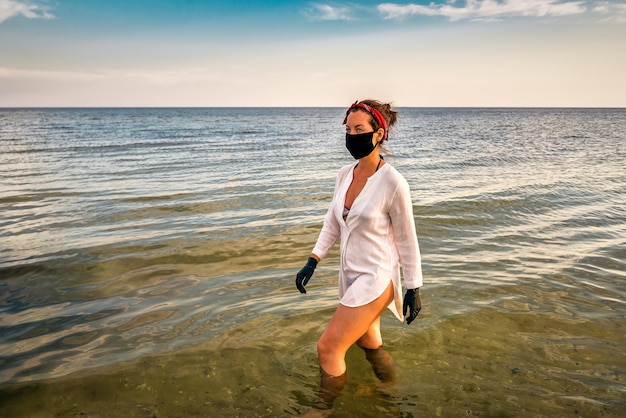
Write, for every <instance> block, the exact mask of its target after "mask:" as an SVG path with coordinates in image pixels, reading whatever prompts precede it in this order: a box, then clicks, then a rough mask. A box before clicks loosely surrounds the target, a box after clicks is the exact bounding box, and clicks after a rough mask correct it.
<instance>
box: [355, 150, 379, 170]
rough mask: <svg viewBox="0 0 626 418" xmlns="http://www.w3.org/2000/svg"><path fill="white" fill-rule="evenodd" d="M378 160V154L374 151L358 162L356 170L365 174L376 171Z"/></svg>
mask: <svg viewBox="0 0 626 418" xmlns="http://www.w3.org/2000/svg"><path fill="white" fill-rule="evenodd" d="M380 160H381V157H380V153H379V152H378V150H377V149H376V150H374V151H373V152H372V153H371V154H370V155H368V156H367V157H363V158H361V159H360V160H359V164H358V168H359V169H361V170H364V171H366V172H373V171H376V168H377V167H378V166H379V163H380V162H381V161H380Z"/></svg>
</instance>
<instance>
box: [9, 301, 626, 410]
mask: <svg viewBox="0 0 626 418" xmlns="http://www.w3.org/2000/svg"><path fill="white" fill-rule="evenodd" d="M433 297H437V296H436V295H433ZM426 308H428V306H426ZM425 311H426V312H425V313H424V315H423V316H421V317H420V320H418V321H417V326H415V327H414V326H411V327H407V326H405V325H403V324H400V323H399V322H396V321H395V319H393V318H392V317H391V315H385V316H384V317H383V327H384V336H385V339H386V347H387V350H388V351H389V352H390V353H391V355H392V356H393V357H394V360H395V363H396V367H397V372H398V380H397V382H396V384H394V385H391V386H381V385H380V384H379V382H378V381H377V380H376V377H375V376H374V373H373V372H372V370H371V368H370V366H369V364H368V363H367V361H366V359H365V357H364V355H363V353H362V351H361V350H358V349H356V348H353V349H351V350H350V351H349V352H348V357H347V362H348V383H347V385H346V388H345V389H344V391H343V393H342V395H341V396H340V397H339V398H338V399H337V401H336V403H335V411H334V412H333V415H332V416H336V417H352V416H360V417H382V416H384V417H400V416H403V417H417V416H431V417H432V416H444V417H445V416H467V415H471V416H498V417H509V416H511V417H513V416H530V417H539V416H561V417H568V416H572V417H574V416H605V417H618V416H622V413H623V411H624V410H625V408H626V400H625V397H624V395H625V393H626V373H625V371H626V358H625V357H624V356H623V353H624V350H625V349H626V337H625V336H624V334H623V332H613V331H611V330H619V329H622V330H623V329H624V328H623V327H624V325H626V324H624V321H608V320H604V321H600V322H602V323H598V322H597V321H590V320H587V319H564V318H562V317H559V316H557V315H555V314H549V313H532V312H528V311H526V312H519V313H511V312H501V311H498V310H496V309H491V308H489V309H482V310H479V311H476V312H474V313H471V314H469V315H464V316H455V317H452V318H448V319H446V320H444V321H442V322H439V323H438V324H437V326H433V323H432V318H431V317H430V316H429V314H428V309H426V310H425ZM331 314H332V309H324V310H322V311H320V312H317V313H315V314H302V315H296V316H276V315H262V316H259V317H258V318H256V319H254V320H250V321H248V322H246V323H245V324H242V325H240V326H238V327H235V328H231V329H229V330H226V331H224V332H223V333H221V334H217V335H215V336H214V337H213V338H211V339H210V340H208V341H206V342H205V343H203V344H198V345H195V346H193V347H187V348H185V349H182V350H180V351H178V352H176V353H173V354H167V355H159V356H145V357H142V358H140V359H137V360H134V361H132V362H127V363H122V364H117V365H113V366H110V367H102V368H99V369H95V370H91V371H89V372H86V371H82V372H78V373H75V374H73V375H71V376H68V377H65V378H62V379H52V380H48V381H40V382H37V383H27V384H16V385H12V386H5V387H3V388H0V405H1V406H2V410H3V411H4V412H3V415H4V416H10V417H17V418H18V417H48V416H54V417H61V416H64V417H66V416H82V417H109V416H127V417H157V416H158V417H176V416H180V417H183V416H185V417H188V416H207V417H209V416H232V417H235V416H237V417H258V416H276V417H280V416H285V417H287V416H297V415H299V414H301V413H303V412H306V411H307V410H308V408H309V407H310V405H311V404H312V402H313V401H314V399H315V392H316V389H317V388H316V386H317V382H318V365H317V358H316V354H315V342H316V340H317V337H318V335H319V334H320V333H321V332H322V330H323V327H324V326H325V323H326V321H327V320H328V318H329V316H330V315H331ZM604 322H607V323H604ZM608 322H611V323H608ZM261 330H262V332H261Z"/></svg>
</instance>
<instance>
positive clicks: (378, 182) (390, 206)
mask: <svg viewBox="0 0 626 418" xmlns="http://www.w3.org/2000/svg"><path fill="white" fill-rule="evenodd" d="M396 118H397V112H395V111H392V110H391V106H390V105H389V104H383V103H381V102H379V101H375V100H363V101H361V102H358V101H357V102H355V103H354V104H352V106H350V108H349V109H348V110H347V112H346V117H345V119H344V122H343V123H344V124H345V125H346V148H347V149H348V151H349V152H350V154H351V155H352V156H353V157H354V158H355V159H356V160H358V161H357V162H356V164H354V163H353V164H350V165H347V166H344V167H343V168H341V169H340V170H339V174H338V175H337V180H336V183H335V192H334V195H333V200H332V202H331V204H330V208H329V209H328V212H327V213H326V217H325V219H324V226H323V227H322V230H321V232H320V235H319V237H318V239H317V243H316V244H315V247H314V248H313V252H312V254H311V256H310V257H309V259H308V261H307V263H306V265H305V266H304V267H303V268H302V269H301V270H300V271H299V272H298V274H297V275H296V286H297V288H298V290H300V292H301V293H306V289H305V286H306V284H307V283H308V282H309V280H310V279H311V276H312V275H313V272H314V270H315V268H316V266H317V263H318V262H319V261H320V260H321V259H323V258H324V256H326V254H327V253H328V251H329V250H330V249H331V248H332V247H333V245H334V244H335V242H336V241H337V239H338V238H339V237H341V251H340V267H339V296H340V304H339V307H338V308H337V310H336V311H335V313H334V314H333V316H332V318H331V320H330V322H329V324H328V326H327V327H326V330H325V331H324V333H323V334H322V336H321V337H320V339H319V341H318V343H317V352H318V356H319V361H320V368H321V375H322V379H321V385H320V397H321V398H322V401H321V402H320V403H318V405H317V407H318V408H319V409H330V408H332V403H333V401H334V399H335V398H336V397H337V396H338V395H339V393H340V391H341V389H342V388H343V386H344V384H345V381H346V363H345V354H346V352H347V351H348V348H350V346H351V345H352V344H354V343H356V344H357V345H358V346H359V347H361V348H362V349H363V350H364V351H365V353H366V357H367V359H368V360H369V361H370V363H371V364H372V366H373V368H374V372H375V373H376V375H377V376H378V377H379V378H380V379H381V380H383V381H389V380H392V379H393V375H394V370H393V360H392V359H391V357H390V356H389V354H388V353H387V352H385V351H383V350H382V349H381V346H382V344H383V341H382V337H381V334H380V316H381V314H382V313H383V311H384V310H385V308H387V307H389V308H390V309H391V311H392V312H393V313H394V314H395V316H396V317H397V318H398V319H399V320H400V321H402V320H403V317H404V316H405V315H406V314H407V311H408V313H409V314H408V316H407V317H406V320H407V324H410V323H411V322H412V321H413V320H414V319H415V318H416V317H417V315H418V313H419V311H420V309H421V300H420V296H419V287H420V286H422V272H421V259H420V252H419V247H418V243H417V236H416V234H415V223H414V219H413V207H412V203H411V195H410V191H409V185H408V183H407V182H406V180H405V179H404V177H402V175H401V174H400V173H398V172H397V171H396V170H395V169H394V168H393V167H392V166H391V165H390V164H389V163H387V162H386V161H385V160H384V159H383V157H382V155H381V146H382V143H383V141H386V140H387V139H388V134H389V128H390V127H391V126H393V125H394V124H395V122H396ZM399 262H401V263H402V273H403V276H404V284H405V286H406V288H407V289H408V290H407V292H406V295H405V297H404V303H402V286H401V284H400V271H399ZM401 311H402V312H403V313H402V314H400V312H401Z"/></svg>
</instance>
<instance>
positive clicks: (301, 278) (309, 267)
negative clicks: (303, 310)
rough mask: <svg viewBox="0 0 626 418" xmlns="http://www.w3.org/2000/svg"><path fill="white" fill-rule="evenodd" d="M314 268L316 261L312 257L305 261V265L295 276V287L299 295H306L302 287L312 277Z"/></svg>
mask: <svg viewBox="0 0 626 418" xmlns="http://www.w3.org/2000/svg"><path fill="white" fill-rule="evenodd" d="M315 267H317V260H316V259H314V258H313V257H309V259H308V260H307V261H306V265H305V266H304V267H302V269H301V270H300V271H299V272H298V274H296V287H297V288H298V290H299V291H300V293H306V290H305V289H304V286H306V284H307V283H308V282H309V279H311V276H313V272H314V271H315Z"/></svg>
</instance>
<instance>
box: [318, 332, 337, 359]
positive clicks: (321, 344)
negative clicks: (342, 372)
mask: <svg viewBox="0 0 626 418" xmlns="http://www.w3.org/2000/svg"><path fill="white" fill-rule="evenodd" d="M335 351H336V347H335V346H334V344H332V343H331V342H330V341H328V340H327V339H325V338H324V336H322V337H321V338H320V339H319V341H318V342H317V355H318V356H319V357H327V356H332V355H333V354H334V352H335Z"/></svg>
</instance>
